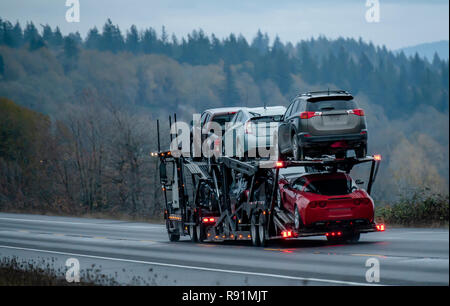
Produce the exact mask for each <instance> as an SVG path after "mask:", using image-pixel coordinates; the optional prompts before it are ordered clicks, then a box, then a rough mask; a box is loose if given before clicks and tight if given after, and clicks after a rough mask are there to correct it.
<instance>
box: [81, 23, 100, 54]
mask: <svg viewBox="0 0 450 306" xmlns="http://www.w3.org/2000/svg"><path fill="white" fill-rule="evenodd" d="M101 39H102V36H101V35H100V34H99V32H98V30H97V28H96V27H94V28H93V29H90V30H89V32H88V34H87V37H86V41H85V46H86V48H87V49H97V50H99V49H100V48H101V43H102V42H101Z"/></svg>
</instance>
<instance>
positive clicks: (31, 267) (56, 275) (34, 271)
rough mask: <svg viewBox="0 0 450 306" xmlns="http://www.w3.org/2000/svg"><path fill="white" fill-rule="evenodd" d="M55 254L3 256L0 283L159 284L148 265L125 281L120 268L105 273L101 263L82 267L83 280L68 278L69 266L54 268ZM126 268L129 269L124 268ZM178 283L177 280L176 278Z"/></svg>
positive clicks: (58, 284) (11, 284) (10, 284)
mask: <svg viewBox="0 0 450 306" xmlns="http://www.w3.org/2000/svg"><path fill="white" fill-rule="evenodd" d="M55 265H56V259H55V258H51V259H49V258H38V259H32V260H28V261H26V260H19V258H18V257H17V256H13V257H3V258H1V259H0V286H121V285H125V286H156V285H158V282H159V281H160V280H159V279H158V275H157V274H156V273H155V272H154V271H153V268H149V270H148V271H147V274H148V277H147V278H144V277H141V276H133V277H131V278H130V279H129V280H128V281H127V282H126V283H119V282H118V281H117V280H116V279H117V277H118V272H117V271H116V272H114V273H113V274H112V273H111V274H109V275H106V274H103V273H102V267H101V266H96V265H95V264H93V265H91V266H90V267H89V268H87V269H80V282H71V283H69V282H68V281H67V280H66V271H67V269H68V268H67V267H65V266H63V267H60V268H55ZM121 271H122V272H124V273H125V272H126V269H122V270H121ZM175 283H176V281H175Z"/></svg>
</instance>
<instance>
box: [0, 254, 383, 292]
mask: <svg viewBox="0 0 450 306" xmlns="http://www.w3.org/2000/svg"><path fill="white" fill-rule="evenodd" d="M0 248H5V249H13V250H23V251H33V252H42V253H49V254H58V255H66V256H75V257H76V256H80V257H87V258H94V259H101V260H112V261H122V262H129V263H137V264H145V265H154V266H163V267H171V268H182V269H191V270H201V271H208V272H221V273H230V274H244V275H254V276H263V277H273V278H281V279H291V280H299V281H308V282H320V283H330V284H338V285H352V286H384V285H382V284H371V283H358V282H348V281H340V280H333V279H322V278H309V277H300V276H289V275H280V274H270V273H261V272H247V271H237V270H225V269H217V268H206V267H198V266H186V265H177V264H169V263H162V262H152V261H142V260H133V259H125V258H114V257H104V256H95V255H87V254H77V253H68V252H58V251H50V250H42V249H32V248H22V247H13V246H8V245H0Z"/></svg>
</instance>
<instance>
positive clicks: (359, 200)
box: [353, 199, 361, 205]
mask: <svg viewBox="0 0 450 306" xmlns="http://www.w3.org/2000/svg"><path fill="white" fill-rule="evenodd" d="M353 204H355V205H359V204H361V199H355V200H353Z"/></svg>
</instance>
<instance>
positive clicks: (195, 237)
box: [189, 216, 198, 242]
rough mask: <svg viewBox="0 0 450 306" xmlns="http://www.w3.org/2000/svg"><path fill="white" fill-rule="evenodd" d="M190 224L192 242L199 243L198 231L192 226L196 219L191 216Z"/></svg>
mask: <svg viewBox="0 0 450 306" xmlns="http://www.w3.org/2000/svg"><path fill="white" fill-rule="evenodd" d="M189 222H190V223H191V225H189V235H190V236H191V241H192V242H197V241H198V236H197V229H196V226H195V225H193V224H192V223H194V222H195V219H194V218H193V217H192V216H191V217H190V218H189Z"/></svg>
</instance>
